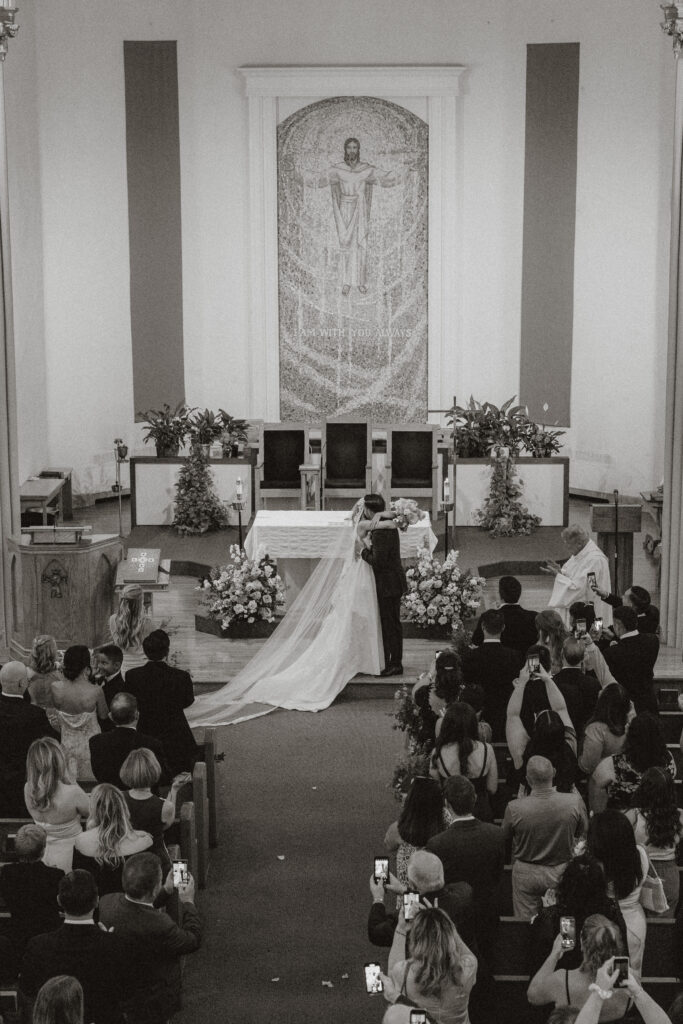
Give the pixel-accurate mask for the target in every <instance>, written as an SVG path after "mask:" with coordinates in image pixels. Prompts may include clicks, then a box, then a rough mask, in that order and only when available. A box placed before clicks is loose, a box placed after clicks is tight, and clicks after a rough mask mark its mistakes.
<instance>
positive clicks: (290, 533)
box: [244, 509, 437, 604]
mask: <svg viewBox="0 0 683 1024" xmlns="http://www.w3.org/2000/svg"><path fill="white" fill-rule="evenodd" d="M344 530H348V531H352V530H353V524H352V522H351V519H350V517H349V512H348V511H341V512H340V511H333V510H326V511H323V512H300V511H292V512H288V511H282V510H278V511H275V510H273V511H267V510H265V509H262V510H261V511H259V512H257V513H256V517H255V519H254V522H253V523H252V526H251V529H250V531H249V533H248V535H247V539H246V541H245V543H244V550H245V551H246V553H247V555H248V556H249V558H255V557H256V556H257V553H259V552H261V553H264V554H268V555H270V557H271V558H273V559H275V561H277V566H278V572H279V574H280V576H281V577H282V581H283V583H284V585H285V592H286V597H287V603H288V604H290V603H291V602H292V601H293V600H294V598H295V597H296V596H297V594H298V593H299V591H300V590H301V588H302V587H303V586H304V584H305V583H306V582H307V580H308V578H309V576H310V575H311V573H312V572H313V570H314V569H315V567H316V565H317V563H318V562H319V560H320V559H321V558H326V557H330V555H331V553H332V552H334V551H336V550H338V548H339V539H340V531H344ZM399 539H400V543H401V560H402V561H408V560H411V559H415V558H417V553H418V551H419V549H420V548H422V547H424V546H427V547H428V549H429V552H430V554H431V553H432V552H433V551H434V548H435V547H436V544H437V538H436V535H435V534H434V531H433V530H432V524H431V520H430V519H429V517H428V516H426V517H425V518H424V519H421V520H420V522H419V523H413V524H412V525H410V526H409V527H408V529H407V530H406V531H405V532H400V533H399Z"/></svg>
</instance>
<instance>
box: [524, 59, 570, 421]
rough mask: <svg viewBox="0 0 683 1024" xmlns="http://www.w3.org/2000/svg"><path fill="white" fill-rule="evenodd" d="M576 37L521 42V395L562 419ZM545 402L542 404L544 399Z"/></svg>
mask: <svg viewBox="0 0 683 1024" xmlns="http://www.w3.org/2000/svg"><path fill="white" fill-rule="evenodd" d="M578 110H579V44H578V43H550V44H533V45H530V46H527V75H526V143H525V166H524V243H523V253H522V323H521V365H520V384H519V397H520V401H521V402H523V403H525V404H526V405H528V406H529V413H530V415H531V416H532V417H533V418H534V419H536V420H538V421H540V422H545V423H560V424H561V425H562V426H569V419H570V416H569V411H570V398H571V365H572V328H573V319H574V229H575V220H576V147H577V126H578ZM545 405H547V409H544V406H545Z"/></svg>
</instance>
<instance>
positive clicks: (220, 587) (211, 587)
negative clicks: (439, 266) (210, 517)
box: [197, 544, 285, 629]
mask: <svg viewBox="0 0 683 1024" xmlns="http://www.w3.org/2000/svg"><path fill="white" fill-rule="evenodd" d="M197 590H199V591H200V592H201V598H200V600H201V603H202V604H203V605H204V606H205V607H206V608H207V609H208V612H209V615H210V616H211V618H212V619H216V620H217V621H218V622H220V624H221V626H222V627H223V629H227V628H228V626H230V624H231V623H232V622H256V621H257V620H262V621H264V622H273V621H274V619H275V614H276V612H277V610H278V609H279V608H281V607H282V606H283V605H284V602H285V588H284V585H283V582H282V580H281V579H280V577H279V576H278V574H277V566H276V565H275V563H274V562H273V560H272V559H271V558H270V557H269V556H268V555H260V557H257V558H255V559H252V558H249V557H248V556H247V554H246V552H244V551H241V550H240V549H239V548H238V546H237V545H236V544H232V545H231V546H230V562H229V563H228V565H219V566H215V567H214V568H213V569H212V570H211V572H210V573H209V575H208V576H206V577H204V579H202V580H201V581H200V583H199V586H198V587H197Z"/></svg>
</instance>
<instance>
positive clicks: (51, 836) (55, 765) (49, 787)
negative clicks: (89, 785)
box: [24, 736, 90, 871]
mask: <svg viewBox="0 0 683 1024" xmlns="http://www.w3.org/2000/svg"><path fill="white" fill-rule="evenodd" d="M26 776H27V782H26V785H25V786H24V800H25V801H26V806H27V808H28V813H29V814H30V815H31V817H32V818H33V820H34V821H35V822H36V824H37V825H42V827H43V828H44V829H45V832H46V833H47V845H46V847H45V854H44V855H43V861H44V863H45V864H47V865H49V866H51V867H55V868H60V869H61V870H62V871H71V862H72V858H73V849H74V843H75V841H76V836H79V835H80V834H81V831H82V829H81V818H84V817H86V816H87V815H88V814H89V812H90V798H89V797H88V795H87V794H86V793H84V792H83V790H82V789H81V787H80V786H77V785H75V784H74V783H72V781H71V777H70V775H69V773H68V771H67V767H66V758H65V757H64V751H63V750H62V748H61V746H60V744H59V743H58V742H57V740H54V739H51V738H50V737H49V736H48V737H45V739H41V740H35V741H34V742H33V743H32V744H31V746H30V747H29V751H28V755H27V757H26Z"/></svg>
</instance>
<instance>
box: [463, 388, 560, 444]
mask: <svg viewBox="0 0 683 1024" xmlns="http://www.w3.org/2000/svg"><path fill="white" fill-rule="evenodd" d="M515 398H516V395H513V396H512V398H509V399H508V400H507V402H504V403H503V405H501V406H500V407H498V406H497V405H494V404H493V402H477V401H476V400H475V399H474V398H473V397H472V396H470V400H469V402H468V404H467V405H464V406H463V405H455V406H453V408H452V409H450V410H449V412H448V415H447V419H448V422H449V423H450V425H451V426H452V427H453V435H454V440H455V450H456V454H457V455H458V457H459V458H461V459H475V458H476V459H481V458H486V457H487V456H488V455H489V454H490V453H491V451H492V450H493V449H495V448H509V449H510V453H511V454H512V455H519V454H521V453H522V452H523V451H526V452H528V454H529V455H532V456H534V457H535V458H542V457H547V456H549V455H553V454H555V453H556V452H559V450H560V447H561V444H560V441H559V438H560V437H562V435H563V433H564V432H563V431H561V430H554V431H553V430H548V429H547V428H546V427H544V426H542V425H541V424H537V423H535V422H534V421H533V420H532V419H530V418H529V415H528V412H527V409H526V406H523V405H513V404H512V403H513V402H514V400H515Z"/></svg>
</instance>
